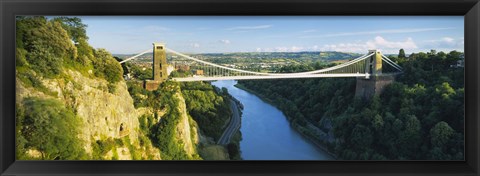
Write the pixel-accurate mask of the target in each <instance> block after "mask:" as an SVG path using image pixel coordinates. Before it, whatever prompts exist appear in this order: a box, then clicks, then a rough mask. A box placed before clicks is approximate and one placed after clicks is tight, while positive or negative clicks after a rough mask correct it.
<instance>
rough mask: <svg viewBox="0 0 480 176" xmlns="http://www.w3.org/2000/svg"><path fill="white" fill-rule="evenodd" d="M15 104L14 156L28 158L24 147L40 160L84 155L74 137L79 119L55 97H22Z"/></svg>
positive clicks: (78, 157)
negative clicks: (15, 150) (32, 151)
mask: <svg viewBox="0 0 480 176" xmlns="http://www.w3.org/2000/svg"><path fill="white" fill-rule="evenodd" d="M16 108H17V116H16V118H17V119H16V120H17V142H18V148H17V150H18V151H17V152H18V153H17V158H19V159H24V158H28V156H27V155H26V153H25V151H26V150H29V149H32V150H38V151H39V152H40V153H41V159H42V160H80V159H86V157H87V155H86V154H85V151H84V149H83V141H82V140H81V139H79V138H78V137H77V135H78V134H79V133H80V131H79V126H80V125H81V124H82V123H81V120H80V119H79V118H78V117H76V116H75V114H74V113H73V112H72V111H71V110H69V109H67V108H65V106H64V105H63V104H61V103H60V102H59V101H58V100H55V99H40V98H26V99H25V100H24V101H23V102H22V105H20V106H17V107H16Z"/></svg>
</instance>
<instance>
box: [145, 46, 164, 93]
mask: <svg viewBox="0 0 480 176" xmlns="http://www.w3.org/2000/svg"><path fill="white" fill-rule="evenodd" d="M167 67H168V64H167V54H166V51H165V44H163V43H153V69H152V70H153V80H146V81H145V89H147V90H156V89H157V88H158V86H159V85H160V84H161V83H162V82H164V81H166V80H167V79H168V73H167Z"/></svg>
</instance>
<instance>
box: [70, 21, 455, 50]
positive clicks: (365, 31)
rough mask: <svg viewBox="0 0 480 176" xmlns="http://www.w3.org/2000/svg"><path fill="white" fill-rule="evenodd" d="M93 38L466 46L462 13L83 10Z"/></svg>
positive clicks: (175, 44)
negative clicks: (245, 13) (230, 13)
mask: <svg viewBox="0 0 480 176" xmlns="http://www.w3.org/2000/svg"><path fill="white" fill-rule="evenodd" d="M79 18H81V19H82V22H83V23H85V24H87V25H88V27H87V35H88V36H89V43H90V44H91V45H92V46H93V47H95V48H105V49H107V50H108V51H110V52H111V53H113V54H135V53H140V52H142V51H145V50H147V49H149V48H151V47H152V43H153V42H161V43H165V45H166V47H167V48H170V49H172V50H176V51H179V52H184V53H229V52H299V51H341V52H354V53H366V52H368V50H369V49H379V50H381V51H382V52H383V53H385V54H396V53H398V50H399V49H400V48H403V49H404V50H405V52H406V53H407V54H409V53H412V52H421V51H422V52H427V51H430V50H431V49H435V50H437V51H445V52H448V51H452V50H457V51H464V19H463V16H383V17H382V16H83V17H79Z"/></svg>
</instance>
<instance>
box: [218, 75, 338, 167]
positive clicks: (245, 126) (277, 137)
mask: <svg viewBox="0 0 480 176" xmlns="http://www.w3.org/2000/svg"><path fill="white" fill-rule="evenodd" d="M236 83H237V81H233V80H225V81H215V82H212V85H215V86H217V87H220V88H222V87H225V88H227V89H228V92H229V93H230V94H231V95H232V96H233V97H235V98H236V99H238V100H239V101H240V102H242V104H243V105H244V109H243V114H242V123H241V124H242V126H241V127H240V131H241V132H242V141H240V150H241V152H242V154H241V156H242V158H243V159H244V160H330V159H333V158H332V157H331V156H330V155H329V154H328V153H327V152H325V151H323V150H321V149H319V148H318V147H316V146H315V145H314V144H313V143H311V142H310V141H308V140H307V139H306V138H304V137H302V136H301V135H300V134H299V133H298V132H297V131H295V130H294V129H293V128H292V127H291V126H290V125H289V122H288V121H287V118H286V117H285V115H284V114H283V113H282V112H281V111H280V110H278V109H277V108H276V107H274V106H272V105H270V104H268V103H266V102H264V101H263V100H261V99H260V98H259V97H257V96H256V95H254V94H251V93H249V92H247V91H244V90H242V89H239V88H237V87H235V86H234V85H235V84H236Z"/></svg>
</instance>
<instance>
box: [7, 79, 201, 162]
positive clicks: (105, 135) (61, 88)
mask: <svg viewBox="0 0 480 176" xmlns="http://www.w3.org/2000/svg"><path fill="white" fill-rule="evenodd" d="M65 75H66V78H65V77H62V78H57V79H42V80H41V81H42V83H43V85H44V86H45V87H47V89H49V90H50V91H52V92H56V96H52V95H47V94H44V93H43V92H42V91H39V90H36V89H34V88H32V87H25V86H24V85H23V83H22V82H21V81H20V80H19V79H17V86H16V87H17V88H16V89H17V95H16V96H17V99H16V100H17V103H20V102H22V100H23V99H24V98H26V97H32V96H34V97H42V98H56V99H58V100H60V101H61V102H64V104H65V105H66V106H67V107H70V108H71V109H73V110H74V112H75V113H76V114H77V116H78V117H80V118H82V120H83V125H82V126H81V127H80V129H81V131H82V132H81V134H79V135H78V136H79V138H80V139H82V140H83V141H84V142H85V145H84V146H85V151H86V152H87V153H88V154H92V152H93V146H92V143H95V142H96V141H97V140H106V139H109V138H111V139H122V140H124V139H128V141H129V143H130V145H131V146H133V148H129V147H127V146H115V148H114V149H112V150H111V151H109V152H107V154H105V156H103V157H102V158H103V159H112V158H115V159H121V160H122V159H123V160H131V159H135V158H136V159H154V160H158V159H161V157H160V151H159V149H158V148H156V147H153V146H152V144H151V143H150V142H147V143H145V142H140V140H139V138H142V137H143V139H148V137H147V136H146V134H143V133H142V132H141V131H140V127H139V120H138V118H139V117H140V116H142V115H143V114H149V115H152V114H153V113H157V115H158V116H159V117H160V118H162V116H163V115H164V114H165V112H163V111H161V112H153V110H152V108H138V109H135V107H134V104H133V99H132V97H131V96H130V94H129V92H128V89H127V85H126V83H125V82H124V81H120V82H118V83H116V84H115V85H113V87H114V88H113V89H114V90H113V91H112V90H110V91H109V87H108V86H109V85H108V84H109V83H108V82H107V81H106V80H104V79H100V78H95V77H93V76H91V77H90V76H85V75H82V74H81V73H80V72H77V71H74V70H65ZM174 97H175V98H177V99H178V100H180V101H179V103H178V105H177V107H176V108H178V109H179V112H180V117H179V118H180V120H179V122H178V124H177V126H176V129H177V130H176V131H177V133H176V140H178V141H177V142H178V143H181V144H183V146H184V150H185V153H187V154H188V155H189V156H190V157H191V158H192V159H196V158H197V159H198V154H197V149H196V148H197V145H198V143H199V142H200V138H202V137H203V136H201V135H200V134H199V132H198V131H199V130H198V127H197V124H196V122H195V121H194V120H193V119H192V118H191V117H190V116H189V115H188V112H187V109H186V104H185V99H184V98H183V96H182V94H181V93H180V92H176V93H175V94H174ZM172 98H173V97H172ZM124 141H125V140H124ZM128 141H127V142H128ZM132 149H133V150H134V151H132ZM33 152H34V151H33ZM133 154H135V155H136V157H135V156H132V155H133Z"/></svg>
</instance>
